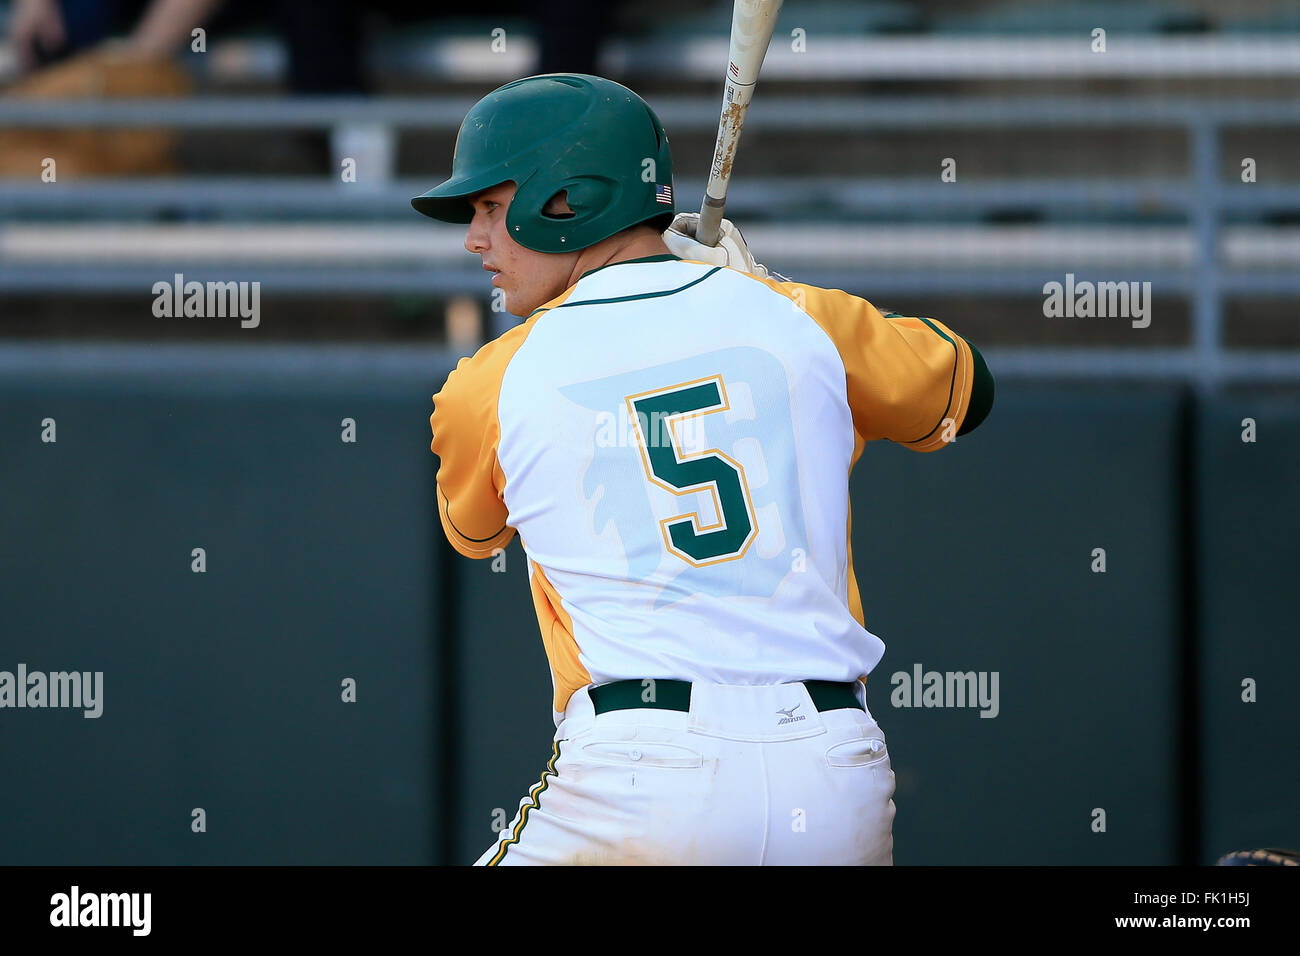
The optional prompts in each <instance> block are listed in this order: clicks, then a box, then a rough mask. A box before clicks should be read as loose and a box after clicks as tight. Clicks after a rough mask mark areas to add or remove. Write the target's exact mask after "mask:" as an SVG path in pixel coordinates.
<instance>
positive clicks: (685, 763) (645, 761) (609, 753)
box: [581, 740, 704, 770]
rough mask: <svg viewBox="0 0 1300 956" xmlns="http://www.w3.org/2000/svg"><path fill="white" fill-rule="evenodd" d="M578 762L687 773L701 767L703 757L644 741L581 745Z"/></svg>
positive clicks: (679, 747) (687, 750) (678, 748)
mask: <svg viewBox="0 0 1300 956" xmlns="http://www.w3.org/2000/svg"><path fill="white" fill-rule="evenodd" d="M581 753H582V759H584V760H590V761H593V762H595V763H603V764H611V765H614V766H620V767H666V768H676V769H683V770H689V769H693V768H696V767H701V766H703V765H704V756H703V755H702V754H700V753H699V752H698V751H695V750H692V749H691V748H690V747H683V746H681V745H679V744H667V743H659V742H657V741H644V740H594V741H592V742H591V743H588V744H584V745H583V747H582V750H581Z"/></svg>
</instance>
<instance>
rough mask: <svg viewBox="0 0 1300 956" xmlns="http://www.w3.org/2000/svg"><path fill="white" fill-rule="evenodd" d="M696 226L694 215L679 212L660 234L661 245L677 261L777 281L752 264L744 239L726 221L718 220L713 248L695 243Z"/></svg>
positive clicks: (763, 267)
mask: <svg viewBox="0 0 1300 956" xmlns="http://www.w3.org/2000/svg"><path fill="white" fill-rule="evenodd" d="M699 224H700V214H699V213H698V212H679V213H678V214H677V215H676V217H674V219H673V221H672V225H670V226H669V227H668V229H667V230H666V231H665V232H664V245H666V246H667V247H668V249H669V251H670V252H672V254H673V255H675V256H677V257H678V258H679V259H694V260H696V261H698V262H708V263H710V264H712V265H715V266H727V267H728V268H731V269H735V270H737V271H739V272H748V273H749V274H750V275H752V276H757V277H758V278H760V279H766V278H769V277H771V278H777V276H776V274H775V273H769V272H768V270H767V267H766V266H764V265H761V264H759V263H757V262H755V261H754V256H753V255H752V254H751V253H750V251H749V247H748V246H746V245H745V237H744V236H742V235H741V234H740V230H739V229H737V228H736V225H735V223H733V222H732V221H731V220H730V219H724V220H722V229H721V231H720V234H719V237H718V244H717V245H716V246H706V245H705V244H704V243H702V242H697V241H696V239H695V230H696V228H697V227H698V226H699Z"/></svg>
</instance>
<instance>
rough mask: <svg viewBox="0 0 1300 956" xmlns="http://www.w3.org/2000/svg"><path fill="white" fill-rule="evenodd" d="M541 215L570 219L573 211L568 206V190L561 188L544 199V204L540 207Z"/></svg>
mask: <svg viewBox="0 0 1300 956" xmlns="http://www.w3.org/2000/svg"><path fill="white" fill-rule="evenodd" d="M542 215H543V216H546V217H548V218H550V219H572V218H573V215H574V213H573V210H572V209H570V208H569V191H568V190H567V189H561V190H560V191H559V192H558V193H556V194H555V195H554V196H552V197H551V198H550V199H548V200H546V205H545V206H543V207H542Z"/></svg>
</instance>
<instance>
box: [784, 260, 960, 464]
mask: <svg viewBox="0 0 1300 956" xmlns="http://www.w3.org/2000/svg"><path fill="white" fill-rule="evenodd" d="M759 281H761V282H766V283H767V284H768V285H769V286H771V287H772V288H773V289H775V290H776V291H778V292H780V293H781V294H782V295H784V296H786V297H788V298H789V299H790V300H791V301H792V302H793V303H794V305H795V307H797V308H798V309H800V310H802V311H803V312H805V313H807V314H808V315H809V316H810V317H811V318H812V319H813V320H814V321H815V322H816V323H817V324H818V325H820V326H821V328H822V329H823V330H824V331H825V332H826V334H827V335H828V336H829V337H830V339H831V341H832V342H833V343H834V344H835V347H836V349H837V350H838V351H839V354H840V359H841V360H842V361H843V363H844V373H845V378H846V383H847V387H848V400H849V407H850V410H851V412H852V414H853V427H854V430H855V431H856V432H857V433H858V435H859V436H860V437H861V439H862V440H863V441H875V440H877V439H881V438H884V439H887V440H889V441H892V442H896V443H897V444H900V445H905V446H907V447H908V448H911V449H913V450H915V451H922V452H926V451H937V450H938V449H940V448H942V447H943V446H944V445H945V444H948V443H949V442H951V441H953V440H954V439H955V438H956V435H957V432H958V430H959V429H960V428H961V425H962V421H963V420H964V418H965V416H966V411H967V409H968V407H969V403H970V396H971V388H972V383H973V381H974V360H973V358H972V355H971V349H970V346H969V345H968V344H967V343H966V341H965V339H963V338H962V337H961V336H960V335H957V334H956V333H954V332H953V331H952V330H950V329H949V328H947V327H946V326H944V325H943V324H942V323H940V322H936V321H934V320H933V319H926V318H911V317H906V316H901V315H897V314H895V313H887V314H883V313H881V312H880V310H879V309H877V308H876V307H875V306H874V305H872V304H871V303H870V302H868V301H867V300H866V299H861V298H858V297H857V296H855V295H850V294H849V293H847V292H842V291H840V290H839V289H822V288H819V287H817V286H810V285H804V284H803V283H799V282H776V281H773V280H769V279H761V280H759Z"/></svg>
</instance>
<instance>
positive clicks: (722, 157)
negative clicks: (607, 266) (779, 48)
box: [695, 0, 784, 246]
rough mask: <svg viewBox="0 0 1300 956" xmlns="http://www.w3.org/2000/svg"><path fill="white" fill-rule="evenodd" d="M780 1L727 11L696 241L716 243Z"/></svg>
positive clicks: (740, 0)
mask: <svg viewBox="0 0 1300 956" xmlns="http://www.w3.org/2000/svg"><path fill="white" fill-rule="evenodd" d="M783 2H784V0H736V5H735V7H734V8H733V9H732V11H731V49H730V51H729V52H728V54H727V76H726V86H725V87H724V88H723V91H722V118H721V119H720V120H719V121H718V140H717V142H716V143H715V144H714V146H713V165H712V166H711V167H710V169H709V183H708V185H707V186H706V187H705V189H704V204H703V205H702V206H701V207H700V224H699V226H698V228H697V229H696V231H695V238H696V240H697V241H699V242H702V243H704V244H705V245H706V246H716V245H717V244H718V237H719V230H720V229H721V227H722V213H723V210H724V209H726V207H727V186H728V185H729V184H730V182H731V167H732V164H733V163H734V162H735V159H736V149H737V148H738V147H739V146H740V130H741V128H742V127H743V126H744V125H745V113H746V111H748V109H749V101H750V100H751V99H753V96H754V87H755V86H756V85H757V84H758V71H759V70H760V69H762V67H763V58H764V57H765V56H767V46H768V44H769V43H771V42H772V31H773V30H774V29H776V18H777V15H778V14H780V12H781V4H782V3H783Z"/></svg>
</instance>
